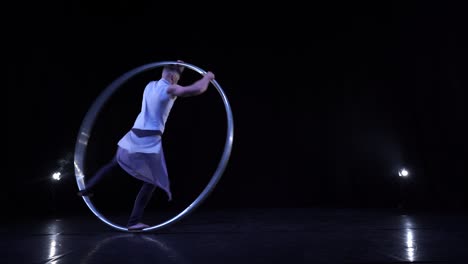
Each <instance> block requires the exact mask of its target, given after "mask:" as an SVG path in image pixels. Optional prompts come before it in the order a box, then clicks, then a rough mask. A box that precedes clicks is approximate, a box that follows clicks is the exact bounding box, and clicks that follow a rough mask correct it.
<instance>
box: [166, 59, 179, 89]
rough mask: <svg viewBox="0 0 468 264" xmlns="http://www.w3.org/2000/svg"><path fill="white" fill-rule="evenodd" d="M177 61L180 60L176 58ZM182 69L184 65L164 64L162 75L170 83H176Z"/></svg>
mask: <svg viewBox="0 0 468 264" xmlns="http://www.w3.org/2000/svg"><path fill="white" fill-rule="evenodd" d="M177 62H182V61H180V60H178V61H177ZM183 71H184V66H180V65H177V64H170V65H166V66H164V68H163V72H162V77H163V78H164V79H166V80H167V81H169V82H170V83H171V84H177V82H178V81H179V79H180V75H181V74H182V72H183Z"/></svg>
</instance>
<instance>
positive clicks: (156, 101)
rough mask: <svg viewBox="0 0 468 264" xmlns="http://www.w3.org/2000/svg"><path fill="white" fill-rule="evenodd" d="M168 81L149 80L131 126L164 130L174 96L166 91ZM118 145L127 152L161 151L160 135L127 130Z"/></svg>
mask: <svg viewBox="0 0 468 264" xmlns="http://www.w3.org/2000/svg"><path fill="white" fill-rule="evenodd" d="M169 85H170V83H169V82H168V81H166V80H165V79H161V80H159V81H151V82H150V83H148V85H146V88H145V91H144V92H143V101H142V105H141V111H140V113H139V114H138V116H137V118H136V120H135V122H134V125H133V128H137V129H142V130H159V131H161V134H162V133H163V132H164V127H165V125H166V121H167V117H168V116H169V112H170V111H171V108H172V105H173V104H174V101H175V100H176V99H177V97H176V96H171V95H169V94H168V93H167V88H168V87H169ZM118 146H119V147H121V148H124V149H126V150H127V151H128V152H129V153H136V152H138V153H153V154H154V153H162V151H161V150H162V146H161V135H153V136H147V137H138V136H137V135H136V134H135V133H134V132H133V131H131V130H130V131H129V132H128V133H127V134H125V136H123V137H122V138H121V139H120V141H119V142H118Z"/></svg>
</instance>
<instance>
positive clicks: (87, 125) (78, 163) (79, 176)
mask: <svg viewBox="0 0 468 264" xmlns="http://www.w3.org/2000/svg"><path fill="white" fill-rule="evenodd" d="M174 64H176V65H180V66H184V67H186V68H189V69H191V70H193V71H195V72H198V73H200V74H202V75H203V74H205V73H206V71H204V70H202V69H200V68H199V67H197V66H194V65H191V64H188V63H185V62H175V61H163V62H154V63H149V64H145V65H142V66H140V67H137V68H135V69H133V70H131V71H128V72H127V73H125V74H123V75H122V76H120V77H119V78H117V79H116V80H115V81H113V82H112V83H111V84H110V85H109V86H108V87H107V88H106V89H105V90H104V91H103V92H102V93H101V94H100V95H99V97H98V98H96V100H95V101H94V103H93V105H92V106H91V107H90V108H89V110H88V112H87V113H86V116H85V117H84V119H83V121H82V123H81V127H80V130H79V132H78V137H77V140H76V145H75V160H74V166H75V176H76V182H77V184H78V189H79V190H83V189H84V188H85V183H84V177H85V175H84V172H83V168H84V160H85V156H86V148H87V145H88V140H89V137H90V135H91V129H92V128H93V125H94V121H95V120H96V117H97V116H98V114H99V112H100V111H101V108H102V107H103V106H104V104H105V103H106V102H107V100H109V98H110V97H111V96H112V95H113V94H114V92H115V91H117V89H119V88H120V87H121V86H122V85H123V84H124V83H125V82H127V81H128V80H130V79H131V78H133V77H134V76H136V75H138V74H140V73H142V72H145V71H147V70H151V69H154V68H158V67H161V66H165V65H174ZM211 84H213V85H214V87H215V88H216V89H217V90H218V92H219V94H220V95H221V98H222V100H223V102H224V107H225V109H226V115H227V136H226V143H225V145H224V151H223V154H222V156H221V160H220V162H219V163H218V167H217V169H216V171H215V172H214V174H213V176H212V177H211V180H210V181H209V182H208V184H207V186H206V187H205V188H204V189H203V191H202V192H201V193H200V195H199V196H198V197H197V198H196V199H195V200H194V201H193V202H192V203H191V204H190V205H189V206H187V207H186V208H185V209H184V210H182V212H180V213H179V214H177V215H176V216H174V217H173V218H171V219H169V220H167V221H165V222H163V223H160V224H157V225H154V226H150V227H148V228H145V229H143V230H141V231H156V230H159V229H162V228H164V227H167V226H169V225H171V224H174V223H176V222H178V221H180V220H181V219H182V218H184V217H186V216H187V215H188V214H189V213H191V212H193V210H195V209H196V208H197V207H198V206H200V204H201V203H202V202H203V201H204V200H205V199H206V198H207V197H208V195H209V194H210V193H211V192H212V191H213V189H214V188H215V186H216V184H217V183H218V181H219V180H220V179H221V176H222V175H223V173H224V170H225V168H226V166H227V163H228V161H229V157H230V155H231V149H232V143H233V140H234V120H233V117H232V111H231V106H230V105H229V101H228V99H227V97H226V95H225V94H224V91H223V89H222V88H221V86H220V85H219V84H218V82H217V81H216V80H212V81H211ZM83 200H84V201H85V203H86V205H87V206H88V207H89V209H91V211H92V212H93V213H94V214H95V215H96V216H97V217H98V218H99V219H100V220H102V221H103V222H104V223H106V224H108V225H109V226H111V227H113V228H115V229H118V230H120V231H128V229H127V228H126V227H123V226H120V225H117V224H114V223H112V222H111V221H109V220H108V219H106V218H105V217H104V216H103V215H102V214H101V213H100V212H99V211H98V210H97V209H96V207H94V205H93V203H92V202H91V200H90V199H89V198H88V197H86V196H83Z"/></svg>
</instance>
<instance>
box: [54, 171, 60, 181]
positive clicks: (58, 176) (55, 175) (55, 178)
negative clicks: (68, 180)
mask: <svg viewBox="0 0 468 264" xmlns="http://www.w3.org/2000/svg"><path fill="white" fill-rule="evenodd" d="M61 175H62V174H61V173H60V172H55V173H54V174H52V179H54V180H56V181H60V179H62V177H61Z"/></svg>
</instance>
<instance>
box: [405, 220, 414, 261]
mask: <svg viewBox="0 0 468 264" xmlns="http://www.w3.org/2000/svg"><path fill="white" fill-rule="evenodd" d="M403 225H404V227H405V228H404V230H405V235H404V237H405V248H406V258H407V260H408V261H410V262H413V261H415V255H416V239H415V235H414V228H413V221H412V220H411V218H410V217H408V216H407V215H403Z"/></svg>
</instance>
